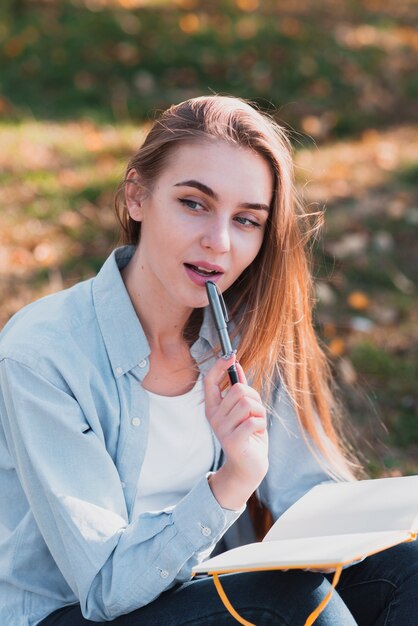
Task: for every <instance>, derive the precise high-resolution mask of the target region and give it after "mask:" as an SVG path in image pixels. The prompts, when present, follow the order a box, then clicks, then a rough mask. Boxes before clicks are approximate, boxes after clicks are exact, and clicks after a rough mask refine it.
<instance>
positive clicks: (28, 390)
mask: <svg viewBox="0 0 418 626" xmlns="http://www.w3.org/2000/svg"><path fill="white" fill-rule="evenodd" d="M0 388H1V393H0V416H1V422H2V426H3V429H4V433H5V437H6V441H7V446H8V448H9V451H10V455H11V457H12V459H13V462H14V465H15V470H16V472H17V474H18V477H19V480H20V483H21V485H22V488H23V490H24V493H25V496H26V498H27V501H28V503H29V507H30V511H31V513H32V514H33V516H34V519H35V521H36V524H37V526H38V528H39V531H40V535H41V536H40V537H39V542H41V543H42V540H43V541H45V543H46V545H47V547H48V550H49V551H50V553H51V554H52V556H53V558H54V560H55V562H56V564H57V566H58V568H59V570H60V572H61V573H62V576H63V577H64V578H65V580H66V582H67V583H68V585H69V586H70V588H71V589H72V591H73V593H74V595H75V597H76V598H77V599H78V600H79V602H80V604H81V608H82V611H83V614H84V616H85V617H86V618H88V619H92V620H109V619H113V618H115V617H116V616H118V615H120V614H122V613H128V612H130V611H132V610H134V609H136V608H138V607H140V606H143V605H145V604H147V603H149V602H151V601H152V600H154V599H155V598H156V597H157V596H158V595H159V594H160V593H162V592H163V591H164V590H165V589H167V588H168V587H170V586H171V585H172V584H173V583H174V582H176V581H182V580H186V579H187V578H189V576H190V569H191V566H192V565H194V564H195V562H196V561H197V560H198V559H200V558H202V554H203V553H204V552H206V551H208V550H210V549H211V548H212V547H213V546H214V545H215V544H216V542H217V541H218V540H219V538H220V537H221V536H222V535H223V533H224V532H225V531H226V529H227V528H228V526H229V525H230V524H231V523H232V522H233V521H234V520H235V519H236V518H237V517H238V515H239V513H232V512H227V511H225V510H223V509H222V508H221V506H219V504H218V502H217V500H216V499H215V498H214V496H213V494H212V491H211V489H210V488H209V486H208V482H207V480H206V478H205V477H203V479H202V480H201V481H200V482H199V483H198V484H197V485H196V486H195V487H194V488H193V489H192V490H191V491H190V492H189V493H188V494H187V495H186V496H185V497H184V498H183V499H182V500H181V501H180V502H179V503H178V505H177V506H176V507H174V508H173V509H172V510H171V511H168V512H163V513H158V514H143V515H141V516H139V517H138V518H137V519H135V520H132V521H131V522H129V519H128V512H127V508H126V503H125V498H124V494H123V487H122V484H121V481H120V477H119V474H118V471H117V468H116V466H115V464H114V462H113V459H112V457H111V456H110V454H109V453H108V451H107V450H106V447H105V442H104V439H103V437H100V436H99V435H98V434H97V433H95V432H94V431H93V430H92V429H91V428H90V426H89V424H88V422H87V420H86V418H85V416H84V414H83V411H82V410H81V408H80V405H79V403H78V402H77V401H76V399H75V398H74V397H73V396H72V395H71V394H70V393H69V392H68V391H67V390H64V389H61V388H59V387H58V386H57V384H55V383H54V384H53V383H51V381H50V380H48V379H47V378H45V377H44V376H42V375H41V374H40V373H39V372H38V371H35V370H34V369H32V368H31V367H27V366H26V365H22V364H21V363H19V362H17V361H15V360H12V359H3V360H2V361H1V363H0ZM24 506H26V503H24V504H23V505H22V508H23V507H24ZM25 549H28V550H30V549H31V544H27V545H25ZM57 576H59V573H58V572H57ZM40 584H42V582H41V581H40ZM46 592H47V590H46Z"/></svg>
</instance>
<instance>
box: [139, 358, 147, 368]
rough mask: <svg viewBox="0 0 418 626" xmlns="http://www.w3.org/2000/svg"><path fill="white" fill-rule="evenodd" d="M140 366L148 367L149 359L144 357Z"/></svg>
mask: <svg viewBox="0 0 418 626" xmlns="http://www.w3.org/2000/svg"><path fill="white" fill-rule="evenodd" d="M138 365H139V367H146V365H147V359H142V361H140V362H139V363H138Z"/></svg>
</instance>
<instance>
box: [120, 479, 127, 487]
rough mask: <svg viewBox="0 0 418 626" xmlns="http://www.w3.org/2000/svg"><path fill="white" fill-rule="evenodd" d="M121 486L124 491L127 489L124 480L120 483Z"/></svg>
mask: <svg viewBox="0 0 418 626" xmlns="http://www.w3.org/2000/svg"><path fill="white" fill-rule="evenodd" d="M120 486H121V487H122V489H125V487H126V483H125V482H124V481H123V480H122V481H121V483H120Z"/></svg>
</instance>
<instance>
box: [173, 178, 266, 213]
mask: <svg viewBox="0 0 418 626" xmlns="http://www.w3.org/2000/svg"><path fill="white" fill-rule="evenodd" d="M174 187H194V188H195V189H198V190H199V191H201V192H202V193H204V194H206V195H207V196H209V198H212V199H213V200H216V201H218V200H219V196H218V194H217V193H216V192H215V191H213V189H211V188H210V187H208V186H207V185H205V184H204V183H201V182H199V181H198V180H183V181H181V182H180V183H176V184H175V185H174ZM240 206H241V207H243V208H244V209H253V210H255V211H266V212H267V213H269V212H270V207H269V205H268V204H263V203H261V202H242V203H241V204H240Z"/></svg>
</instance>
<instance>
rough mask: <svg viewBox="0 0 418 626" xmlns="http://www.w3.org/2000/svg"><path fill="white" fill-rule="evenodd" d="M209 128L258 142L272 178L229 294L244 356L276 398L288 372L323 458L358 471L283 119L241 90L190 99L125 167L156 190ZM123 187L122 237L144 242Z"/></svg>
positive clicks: (313, 219) (345, 470)
mask: <svg viewBox="0 0 418 626" xmlns="http://www.w3.org/2000/svg"><path fill="white" fill-rule="evenodd" d="M208 136H209V137H213V138H217V139H222V140H224V141H227V142H232V143H233V144H235V145H239V146H243V147H246V148H249V149H251V150H254V151H255V152H257V153H258V154H260V155H261V156H262V157H263V158H264V159H265V160H266V161H267V162H268V163H269V165H270V167H271V170H272V173H273V177H274V193H273V199H272V206H271V211H270V216H269V220H268V222H267V228H266V231H265V235H264V240H263V244H262V247H261V249H260V251H259V253H258V255H257V257H256V259H255V260H254V261H253V263H252V264H251V265H250V266H249V267H248V268H247V269H246V270H245V271H244V272H243V274H242V275H241V276H240V277H239V279H238V280H237V281H236V282H235V283H234V285H232V287H230V288H229V289H228V291H227V292H226V294H225V297H226V299H227V302H228V305H229V307H230V314H231V317H232V318H234V319H236V320H237V329H236V332H237V333H239V336H240V344H239V351H238V356H239V360H240V363H241V365H242V366H243V368H244V370H246V371H249V372H250V374H251V381H252V382H251V384H252V385H253V386H254V387H255V388H256V389H257V390H258V391H259V392H260V393H261V395H262V397H263V398H265V399H267V398H269V397H270V395H271V392H272V391H273V387H274V385H275V381H276V382H277V380H280V381H281V384H282V385H284V387H285V388H286V391H287V393H288V394H289V396H290V398H291V400H292V402H293V404H294V407H295V410H296V413H297V416H298V419H299V421H300V425H301V427H302V432H303V433H304V435H305V436H307V440H308V441H310V442H312V443H313V448H312V449H313V451H315V450H316V451H318V452H319V456H320V457H321V456H322V458H324V459H325V462H326V467H327V471H328V472H329V473H330V475H333V476H336V477H339V478H352V477H353V472H354V470H355V469H356V464H355V462H353V461H352V460H351V459H350V457H349V455H348V453H347V450H346V447H345V444H344V442H343V439H342V437H341V436H340V435H339V434H338V432H337V429H336V427H335V423H336V422H335V418H336V413H337V412H336V405H335V401H334V397H333V393H332V392H331V375H330V368H329V365H328V362H327V359H326V357H325V354H324V352H323V350H322V349H321V347H320V345H319V342H318V339H317V337H316V335H315V332H314V329H313V324H312V309H313V285H312V279H311V273H310V259H309V246H308V244H309V240H310V238H311V236H312V234H313V233H314V232H315V231H316V230H317V229H318V227H319V225H320V221H321V216H320V215H318V214H316V215H314V216H313V215H311V214H308V213H307V212H306V210H305V209H304V206H303V205H302V203H301V202H300V201H299V199H298V195H297V192H296V189H295V183H294V173H293V159H292V150H291V145H290V141H289V138H288V136H287V134H286V132H285V130H284V128H282V127H281V126H279V125H278V124H277V123H276V122H275V121H274V120H273V119H272V118H271V117H269V116H267V115H265V114H263V113H261V112H260V111H258V110H257V109H255V108H254V107H253V106H251V105H250V104H249V103H248V102H245V101H243V100H240V99H238V98H233V97H226V96H202V97H199V98H193V99H190V100H187V101H185V102H182V103H180V104H178V105H173V106H172V107H170V108H169V109H167V110H166V111H165V112H163V113H162V115H161V116H160V117H159V118H158V119H157V120H156V121H155V122H154V124H153V126H152V127H151V129H150V131H149V133H148V134H147V136H146V138H145V141H144V143H143V144H142V146H141V147H140V148H139V150H138V151H137V153H136V154H135V155H134V156H133V158H132V159H131V160H130V162H129V164H128V166H127V170H126V173H128V172H129V171H130V170H131V169H133V168H134V169H136V170H137V172H138V173H140V176H141V179H142V181H143V182H144V184H145V185H146V186H147V187H148V188H149V189H151V190H152V187H153V184H154V183H155V181H156V179H157V178H158V176H159V174H160V173H161V172H162V170H163V169H164V167H165V166H166V164H167V161H168V157H169V156H170V155H171V153H172V151H173V150H174V149H175V147H176V146H178V145H179V144H181V143H184V142H190V141H196V140H197V141H198V140H199V139H202V138H206V139H207V138H208ZM123 192H124V184H123V183H122V184H121V186H120V188H119V190H118V193H117V196H116V201H115V206H116V211H117V216H118V219H119V222H120V224H121V227H122V235H123V236H122V240H123V243H127V244H134V245H137V243H138V241H139V239H140V229H141V224H140V222H137V221H134V220H132V219H131V218H130V216H129V213H128V211H127V209H126V205H125V201H124V193H123ZM324 432H325V434H326V435H327V438H326V437H324V436H323V434H324ZM329 442H331V445H329Z"/></svg>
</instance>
